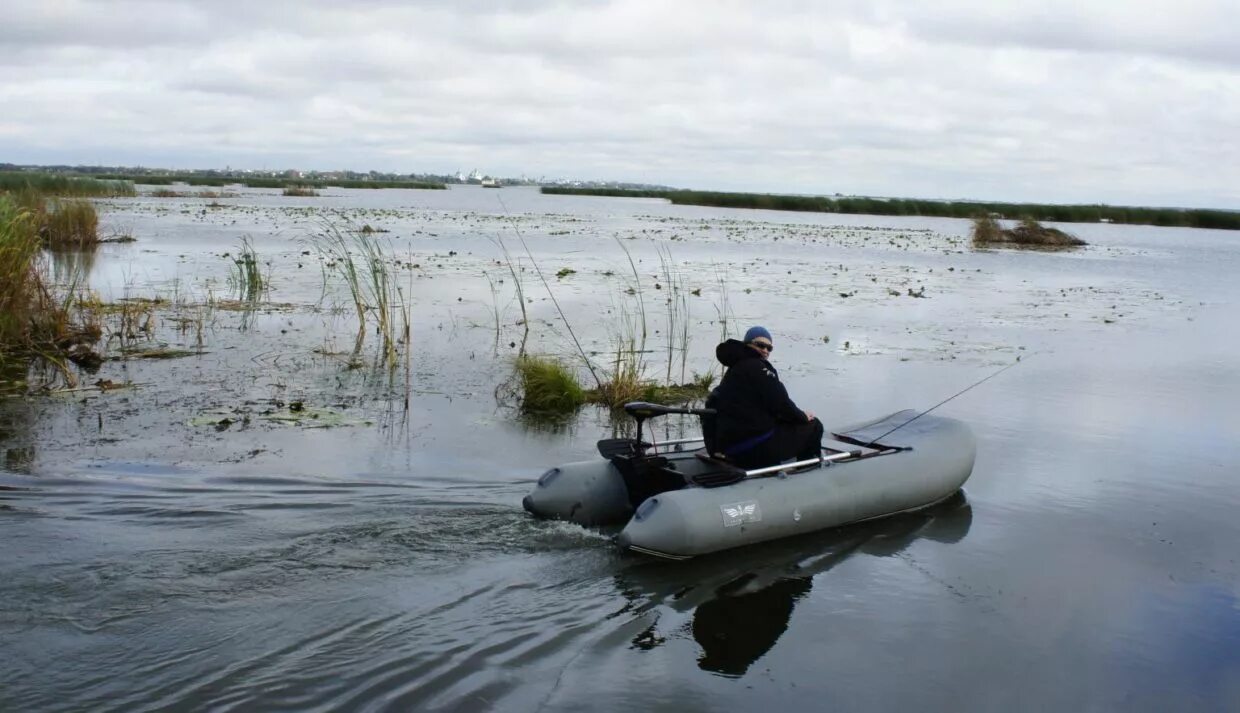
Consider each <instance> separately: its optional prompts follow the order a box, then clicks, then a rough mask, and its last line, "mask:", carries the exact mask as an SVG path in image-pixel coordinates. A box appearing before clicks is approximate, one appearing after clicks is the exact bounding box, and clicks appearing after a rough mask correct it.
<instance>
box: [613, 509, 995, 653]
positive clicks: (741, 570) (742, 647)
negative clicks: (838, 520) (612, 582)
mask: <svg viewBox="0 0 1240 713" xmlns="http://www.w3.org/2000/svg"><path fill="white" fill-rule="evenodd" d="M972 522H973V511H972V508H971V507H970V505H969V503H968V500H967V499H966V498H965V495H964V493H963V491H962V492H959V493H957V494H956V495H954V496H952V498H950V499H949V500H947V501H946V502H943V503H941V504H939V505H936V506H935V507H933V508H927V509H926V510H923V511H921V512H916V513H910V514H907V515H900V516H896V517H892V518H886V519H883V520H878V521H875V522H870V523H862V524H859V525H854V526H852V527H844V528H837V529H834V530H828V531H825V532H822V533H815V534H812V535H806V536H804V537H799V538H794V539H792V540H786V541H782V542H775V543H767V544H763V545H755V546H752V547H746V548H742V549H739V550H733V551H731V552H723V553H719V554H717V555H712V556H708V557H703V558H699V559H697V560H690V561H688V562H682V563H677V564H670V563H649V562H645V563H642V564H641V565H638V566H635V567H633V568H632V569H630V570H628V571H626V572H624V573H622V574H620V575H618V577H617V580H618V582H617V584H618V585H619V587H620V589H621V591H622V592H623V593H624V594H625V596H626V597H628V598H629V600H630V603H631V607H632V609H633V610H636V611H639V612H641V611H649V610H654V609H656V608H657V607H659V606H666V607H670V608H672V609H673V610H678V611H689V610H692V611H693V619H692V622H691V624H690V625H689V626H688V629H689V631H690V632H691V634H692V636H693V639H694V641H696V642H697V644H698V646H699V647H700V649H701V653H700V655H699V658H698V660H697V665H698V667H699V668H701V669H702V670H704V671H710V672H712V673H718V674H722V675H725V676H742V675H744V674H745V672H746V671H748V669H749V667H750V666H752V665H753V664H754V662H756V661H757V660H759V659H760V658H762V656H763V655H765V654H766V653H767V652H768V651H770V650H771V648H772V647H774V646H775V643H776V642H777V641H778V640H779V637H780V636H782V635H783V633H784V631H786V630H787V628H788V622H789V621H790V620H791V617H792V612H793V609H794V608H795V607H796V604H797V602H799V601H801V600H802V599H804V598H805V597H806V595H808V594H809V593H810V591H811V590H812V588H813V583H814V578H815V577H817V576H819V575H822V574H824V573H826V572H828V571H829V570H831V569H832V568H833V567H835V566H836V565H838V564H840V563H841V562H843V561H845V560H847V559H848V558H850V557H852V556H853V555H855V554H858V553H861V554H867V555H872V556H875V557H891V556H894V555H897V554H899V553H901V552H902V551H903V550H904V549H905V548H907V547H908V546H909V545H910V544H912V543H913V542H915V541H917V540H918V539H921V538H923V537H924V538H928V539H932V540H935V541H938V542H943V543H948V544H950V543H954V542H958V541H960V540H961V539H963V538H964V536H965V535H966V534H968V532H969V527H970V525H971V524H972ZM664 641H665V636H663V635H661V634H660V633H659V631H658V623H657V622H656V623H655V624H653V625H652V626H651V627H649V628H648V629H646V630H645V631H643V632H642V633H641V634H639V635H638V636H637V637H636V638H635V639H634V640H633V642H632V643H633V646H634V647H636V648H643V649H650V648H654V647H656V646H659V645H661V644H662V643H664Z"/></svg>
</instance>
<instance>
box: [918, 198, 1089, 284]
mask: <svg viewBox="0 0 1240 713" xmlns="http://www.w3.org/2000/svg"><path fill="white" fill-rule="evenodd" d="M973 245H974V247H988V246H991V245H1016V246H1020V247H1042V248H1067V247H1078V246H1081V245H1086V242H1085V241H1084V240H1081V239H1080V238H1078V237H1076V236H1074V235H1069V234H1068V233H1065V232H1063V231H1062V230H1059V229H1058V228H1048V227H1046V226H1043V225H1041V224H1040V223H1038V222H1037V221H1036V220H1034V219H1032V218H1025V219H1024V220H1022V221H1021V222H1020V224H1019V225H1017V226H1016V227H1014V228H1010V229H1007V228H1003V227H1002V226H1000V225H999V223H998V222H997V221H996V220H995V219H994V218H991V217H990V216H979V217H977V218H975V219H974V220H973ZM909 294H910V296H915V297H920V296H921V295H913V293H912V291H911V290H910V291H909Z"/></svg>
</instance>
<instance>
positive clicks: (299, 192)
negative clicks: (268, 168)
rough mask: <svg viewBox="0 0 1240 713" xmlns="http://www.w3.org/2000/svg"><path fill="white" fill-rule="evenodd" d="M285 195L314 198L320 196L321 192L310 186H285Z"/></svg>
mask: <svg viewBox="0 0 1240 713" xmlns="http://www.w3.org/2000/svg"><path fill="white" fill-rule="evenodd" d="M284 195H286V196H295V197H299V198H313V197H315V196H318V195H319V192H318V191H316V190H314V189H313V188H311V187H309V186H285V187H284Z"/></svg>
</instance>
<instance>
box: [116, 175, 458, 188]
mask: <svg viewBox="0 0 1240 713" xmlns="http://www.w3.org/2000/svg"><path fill="white" fill-rule="evenodd" d="M96 177H97V178H100V179H105V180H123V181H133V182H134V183H140V184H143V185H147V186H170V185H172V184H173V183H184V184H185V185H188V186H223V185H242V186H249V187H250V188H284V187H285V186H290V185H296V186H307V187H310V188H326V187H328V186H333V187H335V188H427V189H443V188H447V186H445V185H444V184H442V183H433V182H430V181H384V180H358V179H348V178H266V177H264V178H252V177H250V178H238V177H224V176H195V175H188V176H146V175H132V174H122V173H105V174H99V175H98V176H96Z"/></svg>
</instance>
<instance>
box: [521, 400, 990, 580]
mask: <svg viewBox="0 0 1240 713" xmlns="http://www.w3.org/2000/svg"><path fill="white" fill-rule="evenodd" d="M625 411H627V412H628V413H629V414H630V415H631V416H633V417H634V418H636V419H637V437H636V438H633V439H606V440H602V441H599V443H598V449H599V453H600V454H601V455H602V456H603V459H595V460H590V461H581V462H576V463H567V464H565V465H561V466H557V467H555V468H552V469H550V470H548V471H547V472H545V473H543V474H542V476H541V477H540V478H539V479H538V484H537V486H535V488H534V490H533V492H531V493H530V494H529V495H527V496H526V497H525V500H524V501H523V504H524V506H525V509H526V510H528V511H529V512H531V513H533V514H534V515H535V516H538V517H542V518H549V519H557V520H569V521H572V522H575V523H578V524H580V525H585V526H588V527H593V526H606V525H620V524H624V529H623V530H622V531H621V532H620V534H619V535H617V536H616V542H617V544H619V545H620V546H621V547H624V548H627V549H630V550H634V551H637V552H643V553H646V554H650V555H657V556H659V557H667V558H671V559H685V558H688V557H693V556H696V555H703V554H707V553H709V552H715V551H718V550H724V549H728V548H731V547H740V546H742V545H749V544H753V543H756V542H764V541H766V540H773V539H776V538H781V537H789V536H791V535H797V534H802V533H806V532H812V531H814V530H820V529H823V528H828V527H836V526H838V525H845V524H848V523H852V522H860V521H862V520H870V519H874V518H878V517H885V516H887V515H894V514H896V513H901V512H908V511H910V510H917V509H920V508H924V507H928V506H930V505H934V504H935V503H938V502H940V501H942V500H945V499H946V498H949V497H951V496H952V495H953V494H955V493H956V492H957V491H958V490H960V487H961V486H962V485H964V482H965V480H967V479H968V477H969V475H970V473H972V471H973V459H974V456H975V454H976V450H977V449H976V444H975V442H974V439H973V433H972V431H970V429H969V427H968V426H966V425H965V424H964V423H962V422H960V421H957V420H955V419H951V418H944V417H941V416H934V415H930V414H923V415H920V416H919V415H918V414H917V412H916V411H913V410H911V409H910V410H906V411H898V412H896V413H893V414H891V415H889V416H885V417H883V418H880V419H877V420H875V421H869V422H866V423H862V424H858V425H854V426H850V427H848V428H843V429H840V430H838V431H831V432H828V438H827V439H824V442H823V450H822V455H821V457H820V458H817V459H812V460H804V461H798V462H793V463H784V464H780V465H776V466H770V467H767V468H759V469H756V470H748V471H745V470H741V469H739V468H737V467H735V466H734V465H731V464H729V463H726V462H724V461H722V460H719V459H716V458H714V457H712V456H711V455H710V454H709V453H707V452H706V449H705V448H701V447H695V445H694V444H701V443H702V439H701V438H696V439H682V440H677V441H665V442H663V443H655V442H645V441H643V440H642V423H643V421H645V420H646V419H648V418H652V417H656V416H663V415H666V414H693V415H698V416H706V417H709V416H710V415H712V412H711V411H708V410H705V409H685V408H672V407H667V406H660V405H657V404H648V403H641V402H638V403H630V404H627V405H625ZM651 440H652V441H653V439H651ZM626 523H627V524H626Z"/></svg>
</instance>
